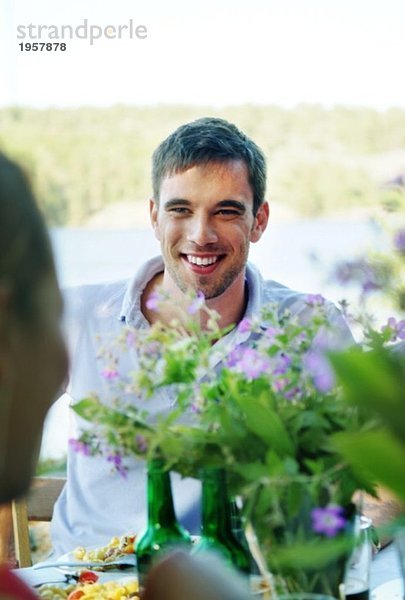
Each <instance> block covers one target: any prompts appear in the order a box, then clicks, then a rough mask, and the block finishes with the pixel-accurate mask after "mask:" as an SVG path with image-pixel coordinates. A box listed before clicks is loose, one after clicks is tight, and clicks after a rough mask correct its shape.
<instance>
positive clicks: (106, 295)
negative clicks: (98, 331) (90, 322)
mask: <svg viewBox="0 0 405 600" xmlns="http://www.w3.org/2000/svg"><path fill="white" fill-rule="evenodd" d="M127 287H128V280H127V279H124V280H119V281H112V282H106V283H91V284H85V285H79V286H72V287H67V288H64V289H63V297H64V299H65V304H66V310H67V312H68V313H72V314H74V315H79V314H85V313H90V312H91V313H92V314H93V315H94V314H99V313H100V311H102V312H103V313H106V312H107V313H110V312H111V313H114V314H118V312H119V311H120V308H121V305H122V301H123V298H124V295H125V292H126V290H127Z"/></svg>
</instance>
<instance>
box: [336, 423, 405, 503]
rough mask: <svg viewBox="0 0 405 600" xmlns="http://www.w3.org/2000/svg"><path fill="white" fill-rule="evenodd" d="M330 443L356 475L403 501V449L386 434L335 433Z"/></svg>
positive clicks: (380, 432) (404, 493)
mask: <svg viewBox="0 0 405 600" xmlns="http://www.w3.org/2000/svg"><path fill="white" fill-rule="evenodd" d="M333 443H334V445H335V447H336V448H337V450H338V451H339V452H340V453H341V454H342V455H343V456H344V458H345V459H346V460H347V461H348V463H349V464H351V465H352V466H353V469H355V470H356V471H358V472H359V474H360V475H362V476H363V477H364V476H365V477H369V478H370V479H372V480H374V481H377V482H379V483H380V484H381V485H383V486H386V487H388V488H389V489H390V490H392V491H393V492H394V493H395V494H396V495H397V496H398V498H400V499H401V500H403V501H405V446H404V445H401V444H400V443H399V442H398V440H397V439H396V438H395V437H394V436H393V435H392V434H390V432H388V431H386V430H379V431H368V432H363V433H356V434H351V433H339V434H336V435H335V436H334V437H333Z"/></svg>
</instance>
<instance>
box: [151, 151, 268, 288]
mask: <svg viewBox="0 0 405 600" xmlns="http://www.w3.org/2000/svg"><path fill="white" fill-rule="evenodd" d="M267 218H268V205H267V203H266V204H264V205H262V206H261V207H260V208H259V210H258V213H257V215H256V217H254V216H253V192H252V189H251V186H250V184H249V180H248V172H247V168H246V165H245V164H244V162H242V161H239V160H238V161H229V162H227V163H222V164H219V163H209V164H207V165H204V166H195V167H192V168H190V169H188V170H187V171H184V172H183V173H179V174H175V175H173V176H171V177H165V178H164V179H163V181H162V184H161V188H160V198H159V202H158V204H157V203H156V202H154V201H153V200H152V201H151V220H152V225H153V227H154V230H155V235H156V237H157V239H158V240H159V241H160V245H161V250H162V255H163V259H164V262H165V275H164V282H165V284H168V285H169V287H170V286H171V285H172V284H173V283H174V284H175V286H176V287H177V288H179V289H180V290H181V291H182V292H185V291H187V290H188V289H190V288H191V289H193V290H196V291H201V292H203V294H204V296H205V298H206V299H210V298H216V297H218V296H220V295H221V294H223V293H224V292H225V291H227V290H228V289H229V288H230V286H232V284H233V283H234V282H235V281H237V280H238V279H240V278H242V279H243V278H244V274H245V265H246V261H247V258H248V253H249V244H250V242H256V241H258V240H259V239H260V237H261V234H262V233H263V231H264V229H265V227H266V224H267Z"/></svg>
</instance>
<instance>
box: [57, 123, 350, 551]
mask: <svg viewBox="0 0 405 600" xmlns="http://www.w3.org/2000/svg"><path fill="white" fill-rule="evenodd" d="M152 188H153V192H152V193H153V195H152V198H151V199H150V203H149V204H150V218H151V225H152V229H153V232H154V234H155V236H156V238H157V239H158V240H159V242H160V247H161V254H160V256H156V257H154V258H152V259H150V260H148V261H146V262H145V263H144V264H143V265H142V267H141V268H140V269H139V271H138V272H137V273H136V274H135V275H134V277H133V278H132V279H131V280H127V281H117V282H112V283H108V284H104V285H103V284H95V285H84V286H80V287H78V288H74V289H72V290H70V291H68V292H67V294H66V307H67V326H66V331H67V333H68V339H69V346H70V355H71V358H72V360H71V363H72V369H71V373H70V382H69V388H68V393H69V394H70V396H71V397H72V402H73V403H75V402H77V401H79V400H81V399H82V398H85V397H87V396H88V395H89V394H91V393H96V394H97V395H98V396H100V397H102V398H103V401H104V402H106V403H109V402H111V403H112V402H114V394H115V391H114V390H113V389H111V386H110V387H109V385H108V381H107V378H108V377H107V376H105V375H104V374H103V370H102V367H101V366H100V362H99V361H98V360H97V355H98V354H99V349H100V338H101V339H102V343H105V342H106V340H114V339H118V337H119V336H120V334H122V331H123V328H124V327H125V326H126V325H130V326H131V327H134V328H139V329H140V328H147V327H150V325H151V324H153V323H154V322H155V321H156V320H160V321H164V322H165V323H170V322H171V320H172V318H173V316H176V312H177V307H178V306H179V305H181V304H184V303H185V302H186V301H187V292H188V291H189V290H190V289H192V290H194V291H195V292H198V293H202V294H203V295H204V297H205V300H206V303H207V306H209V308H211V309H213V310H216V311H217V313H219V315H220V320H219V326H220V327H223V328H225V327H227V326H230V325H234V327H233V329H232V330H231V331H229V333H227V334H226V335H225V336H223V337H222V338H220V339H219V340H218V341H217V342H216V343H215V344H214V345H213V358H215V356H217V354H220V352H218V353H217V350H220V349H221V347H225V348H232V347H234V346H236V345H249V344H250V343H251V333H250V332H249V331H242V330H241V329H239V328H238V327H236V325H237V324H238V323H240V322H241V321H242V319H254V318H255V317H256V316H258V315H259V314H260V311H261V309H262V307H263V305H265V304H269V303H272V304H275V305H276V306H277V310H278V313H279V315H280V316H281V315H282V314H283V313H284V311H286V310H288V311H290V312H291V314H292V315H293V316H296V317H297V318H298V319H301V320H302V321H304V320H305V319H306V318H308V316H309V315H310V314H311V311H312V308H311V306H310V303H309V301H308V295H307V294H303V293H299V292H296V291H293V290H291V289H289V288H287V287H286V286H284V285H282V284H280V283H277V282H276V281H271V280H270V281H265V280H264V279H263V277H262V276H261V274H260V272H259V271H258V269H257V268H256V267H255V266H254V265H253V264H252V263H250V262H248V255H249V248H250V244H252V243H257V242H259V240H260V239H261V238H262V236H263V234H264V232H265V230H266V228H267V224H268V219H269V205H268V203H267V201H266V160H265V157H264V154H263V152H262V150H261V149H260V148H259V147H258V146H257V145H256V143H255V142H254V141H253V140H251V139H250V138H249V137H248V136H246V135H245V134H244V133H243V132H242V131H240V130H239V129H238V128H237V127H236V126H235V125H233V124H231V123H229V122H227V121H225V120H223V119H219V118H214V117H206V118H202V119H198V120H196V121H193V122H191V123H187V124H185V125H182V126H181V127H179V128H178V129H176V130H175V131H174V132H173V133H172V134H170V135H169V136H168V137H167V138H166V139H165V140H163V141H162V143H161V144H160V145H159V146H158V148H157V149H156V150H155V152H154V154H153V158H152ZM135 235H136V234H135ZM286 252H287V253H288V246H287V244H286ZM159 290H163V292H164V293H166V294H167V295H168V296H169V297H170V298H171V299H172V300H173V304H172V305H171V306H169V307H168V310H166V311H164V312H162V311H159V312H155V311H154V310H152V308H151V307H150V306H148V304H149V302H148V300H150V299H151V298H152V297H153V295H154V294H156V293H158V292H159ZM326 310H327V315H328V319H329V322H330V324H331V326H332V327H333V334H331V336H332V337H333V338H334V340H333V341H334V343H336V346H337V347H341V346H342V345H347V344H349V343H351V342H352V341H353V340H352V337H351V334H350V332H349V329H348V327H347V325H346V323H345V321H344V319H343V317H342V315H341V314H340V313H339V311H338V310H337V308H336V307H335V306H334V305H333V304H331V303H326ZM204 317H205V318H206V316H205V314H204V315H201V318H202V322H201V325H202V327H204V325H205V323H204V320H203V319H204ZM217 363H218V359H217ZM215 364H216V363H215V361H214V360H213V361H212V363H211V367H212V368H215ZM136 368H137V356H135V353H131V355H130V353H129V352H127V353H126V354H124V353H123V354H122V355H120V356H119V371H120V376H122V378H123V379H125V376H126V374H130V373H132V372H133V371H134V370H136ZM129 400H130V401H131V402H134V403H137V402H142V400H140V399H138V398H136V397H134V395H131V398H130V399H129ZM175 402H176V397H175V391H174V390H168V391H167V390H165V392H164V393H162V394H156V395H155V396H154V397H153V398H150V399H149V400H148V403H147V406H145V405H142V404H141V408H146V409H147V410H148V412H149V414H150V415H151V417H152V418H156V419H158V418H159V414H161V413H162V412H167V411H169V410H171V407H172V406H173V404H174V403H175ZM72 422H73V425H74V427H73V429H71V435H72V438H77V436H78V435H79V433H80V431H81V430H82V429H83V428H84V429H85V428H86V423H85V422H84V421H83V420H82V419H80V418H79V417H78V416H77V415H76V414H74V415H72ZM87 425H88V424H87ZM88 454H89V452H87V453H86V448H85V447H83V445H80V444H79V445H75V444H74V440H73V441H72V443H71V444H70V445H69V450H68V472H67V483H66V486H65V488H64V490H63V492H62V494H61V496H60V498H59V499H58V501H57V503H56V505H55V511H54V515H53V521H52V526H51V534H52V542H53V547H54V554H55V556H58V555H61V554H64V553H66V552H69V551H71V550H72V549H73V548H74V547H75V545H76V544H77V539H81V540H82V544H83V545H85V546H89V545H105V544H106V543H107V542H108V540H109V539H111V538H112V537H113V536H116V535H122V534H126V533H129V532H131V531H132V532H134V533H138V532H139V531H140V530H141V529H143V528H144V526H145V523H146V485H145V484H146V478H145V465H144V461H142V460H140V459H136V458H133V459H132V458H131V459H129V460H128V461H127V462H128V467H129V468H128V471H127V472H126V478H125V480H124V479H123V478H122V477H121V475H120V474H119V473H117V471H113V470H112V469H111V463H107V461H106V460H105V458H104V457H100V456H89V455H88ZM172 475H173V478H172V479H173V488H174V494H173V496H174V503H175V508H176V513H177V516H178V518H179V520H181V522H182V524H183V525H184V526H185V527H186V529H188V530H189V531H190V532H192V533H199V529H198V525H199V522H198V521H199V515H200V510H199V497H200V485H199V482H198V481H196V480H194V479H190V478H187V479H183V480H181V478H180V476H177V475H176V474H175V473H173V474H172ZM112 517H113V518H112Z"/></svg>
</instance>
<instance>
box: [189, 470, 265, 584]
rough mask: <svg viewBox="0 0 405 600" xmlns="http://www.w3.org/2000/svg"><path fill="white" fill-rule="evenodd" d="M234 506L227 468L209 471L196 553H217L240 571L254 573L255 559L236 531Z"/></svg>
mask: <svg viewBox="0 0 405 600" xmlns="http://www.w3.org/2000/svg"><path fill="white" fill-rule="evenodd" d="M230 507H231V503H230V501H229V498H228V493H227V486H226V473H225V471H224V470H223V469H218V468H205V469H204V470H203V472H202V535H201V539H200V541H199V542H198V544H196V546H195V547H194V552H196V553H197V552H202V551H205V550H207V551H208V550H213V551H216V552H218V553H219V554H221V555H222V556H223V557H224V558H225V560H227V561H229V562H230V563H231V564H233V566H234V567H236V568H237V569H238V570H239V571H242V572H243V573H246V574H250V573H251V571H252V561H253V559H252V556H251V554H250V552H249V549H248V548H247V547H244V546H243V545H242V544H241V543H240V541H239V540H238V539H237V537H236V536H235V534H234V532H233V531H232V521H231V510H230Z"/></svg>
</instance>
